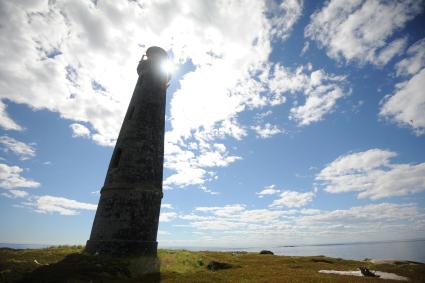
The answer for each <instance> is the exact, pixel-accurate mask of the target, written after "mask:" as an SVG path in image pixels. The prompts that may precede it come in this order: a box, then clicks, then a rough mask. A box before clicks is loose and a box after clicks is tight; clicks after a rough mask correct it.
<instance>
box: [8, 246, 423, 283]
mask: <svg viewBox="0 0 425 283" xmlns="http://www.w3.org/2000/svg"><path fill="white" fill-rule="evenodd" d="M82 250H83V247H80V246H74V247H69V246H63V247H53V248H46V249H26V250H14V249H7V248H1V249H0V282H25V283H28V282H46V283H48V282H70V283H71V282H93V283H95V282H159V281H160V282H386V281H387V280H383V279H380V278H372V277H359V276H348V275H336V274H328V273H319V271H320V270H337V271H339V270H341V271H347V270H357V269H358V267H360V266H362V267H367V268H368V269H370V270H375V271H380V272H390V273H395V274H397V275H399V276H404V277H407V278H409V281H410V282H425V264H420V263H413V262H404V261H390V262H386V261H384V262H382V261H381V262H380V261H378V262H372V261H369V260H366V261H353V260H343V259H338V258H329V257H324V256H308V257H293V256H275V255H270V254H258V253H246V252H208V251H206V252H191V251H186V250H160V251H159V263H160V267H159V268H160V273H158V274H154V275H149V276H146V275H141V274H142V272H141V270H142V268H141V265H143V264H146V263H145V262H144V261H143V260H140V259H138V258H112V257H106V256H91V255H87V254H85V253H83V252H82ZM390 281H391V280H390ZM390 281H389V282H390ZM394 282H397V281H394Z"/></svg>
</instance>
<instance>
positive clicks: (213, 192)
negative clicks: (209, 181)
mask: <svg viewBox="0 0 425 283" xmlns="http://www.w3.org/2000/svg"><path fill="white" fill-rule="evenodd" d="M199 189H201V191H203V192H205V193H207V194H210V195H213V196H214V195H219V194H220V193H219V192H215V191H212V190H210V189H208V188H207V187H205V186H199Z"/></svg>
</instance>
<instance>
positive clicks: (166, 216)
mask: <svg viewBox="0 0 425 283" xmlns="http://www.w3.org/2000/svg"><path fill="white" fill-rule="evenodd" d="M176 218H177V213H176V212H161V214H160V215H159V221H160V222H170V221H172V220H174V219H176Z"/></svg>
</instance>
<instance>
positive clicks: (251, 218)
mask: <svg viewBox="0 0 425 283" xmlns="http://www.w3.org/2000/svg"><path fill="white" fill-rule="evenodd" d="M198 213H200V214H198ZM423 215H424V214H423V213H421V212H420V211H419V210H418V208H417V207H416V205H415V204H393V203H381V204H370V205H365V206H356V207H351V208H347V209H339V210H333V211H324V210H323V211H322V210H318V209H300V210H296V209H291V210H276V209H273V210H269V209H248V208H247V206H246V205H243V204H233V205H227V206H222V207H199V208H196V209H195V210H194V211H193V212H192V213H191V214H186V215H179V219H180V220H182V221H186V222H187V224H181V225H178V226H181V227H185V229H190V228H192V229H193V230H194V231H193V232H192V233H193V234H196V235H197V236H196V240H194V241H195V242H196V243H198V244H200V245H208V243H210V242H211V240H212V239H210V238H205V237H201V238H199V237H200V236H199V235H201V236H202V235H206V234H204V233H202V232H204V231H206V233H208V235H214V236H213V237H212V238H213V240H214V243H218V244H220V245H224V246H234V245H238V246H241V245H254V244H255V245H262V246H270V245H271V244H270V243H273V246H276V245H280V244H286V245H287V244H288V243H289V244H296V243H300V244H301V243H303V244H306V243H329V242H331V241H332V242H335V241H347V240H348V241H355V240H357V241H359V240H361V241H367V240H369V241H370V240H378V241H379V240H389V239H403V237H412V236H413V235H414V236H418V235H421V233H422V232H423V231H422V230H421V229H422V228H421V227H423V226H420V227H418V224H419V225H420V223H421V221H422V220H423ZM422 222H423V221H422ZM176 226H177V225H176ZM311 235H315V237H314V239H313V240H312V238H311Z"/></svg>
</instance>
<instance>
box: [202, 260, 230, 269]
mask: <svg viewBox="0 0 425 283" xmlns="http://www.w3.org/2000/svg"><path fill="white" fill-rule="evenodd" d="M232 267H233V265H232V264H230V263H226V262H218V261H214V260H213V261H211V262H210V263H208V265H207V268H208V269H209V270H212V271H216V270H220V269H229V268H232Z"/></svg>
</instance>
